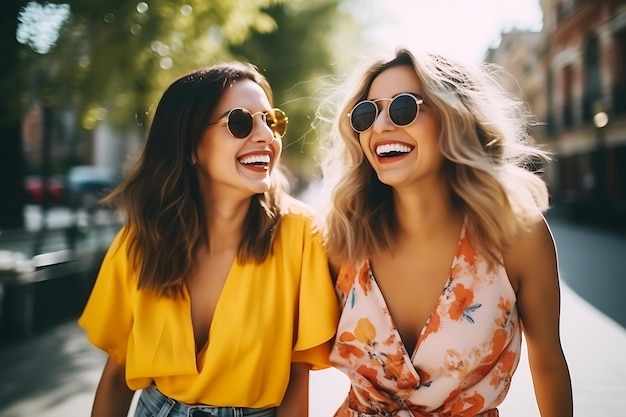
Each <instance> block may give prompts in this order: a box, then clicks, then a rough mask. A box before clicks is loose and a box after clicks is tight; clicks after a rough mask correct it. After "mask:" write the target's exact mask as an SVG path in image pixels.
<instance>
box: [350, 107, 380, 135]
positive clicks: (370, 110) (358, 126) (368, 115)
mask: <svg viewBox="0 0 626 417" xmlns="http://www.w3.org/2000/svg"><path fill="white" fill-rule="evenodd" d="M377 114H378V108H377V107H376V104H375V103H373V102H371V101H362V102H360V103H359V104H357V105H356V106H355V107H354V109H353V110H352V113H350V124H352V129H354V130H356V131H357V132H365V131H366V130H367V129H369V128H370V127H372V125H373V124H374V120H376V115H377Z"/></svg>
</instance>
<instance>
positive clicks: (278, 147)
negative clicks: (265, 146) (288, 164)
mask: <svg viewBox="0 0 626 417" xmlns="http://www.w3.org/2000/svg"><path fill="white" fill-rule="evenodd" d="M271 146H272V150H273V151H274V164H276V163H277V162H278V161H279V160H280V156H281V155H282V153H283V141H282V139H274V141H273V142H272V145H271Z"/></svg>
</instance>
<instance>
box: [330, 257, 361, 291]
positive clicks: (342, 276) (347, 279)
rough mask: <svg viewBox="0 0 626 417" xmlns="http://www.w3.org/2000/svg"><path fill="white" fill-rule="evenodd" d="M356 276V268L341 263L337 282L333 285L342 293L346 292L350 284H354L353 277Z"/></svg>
mask: <svg viewBox="0 0 626 417" xmlns="http://www.w3.org/2000/svg"><path fill="white" fill-rule="evenodd" d="M355 276H356V269H355V268H354V267H353V266H352V265H348V264H346V265H342V267H341V269H340V270H339V276H337V283H336V284H335V286H336V287H337V289H338V290H339V291H341V292H342V293H343V294H348V291H350V288H352V284H354V277H355Z"/></svg>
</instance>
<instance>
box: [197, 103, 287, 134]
mask: <svg viewBox="0 0 626 417" xmlns="http://www.w3.org/2000/svg"><path fill="white" fill-rule="evenodd" d="M257 114H260V115H261V118H262V119H263V122H265V123H266V124H267V126H268V127H269V128H270V130H271V131H272V134H273V135H274V138H275V139H280V138H282V137H283V135H284V134H285V132H287V123H288V122H289V118H288V117H287V115H286V114H285V112H284V111H282V110H281V109H277V108H274V109H272V110H270V111H260V112H256V113H250V112H249V111H248V110H246V109H244V108H242V107H235V108H234V109H232V110H230V111H229V112H228V113H227V114H226V116H224V117H223V118H221V119H220V120H218V121H217V122H213V123H209V124H208V125H209V126H210V125H215V124H218V123H226V127H227V128H228V132H229V133H230V134H231V135H233V136H234V137H236V138H238V139H244V138H247V137H248V136H250V133H252V128H253V124H254V117H255V116H256V115H257Z"/></svg>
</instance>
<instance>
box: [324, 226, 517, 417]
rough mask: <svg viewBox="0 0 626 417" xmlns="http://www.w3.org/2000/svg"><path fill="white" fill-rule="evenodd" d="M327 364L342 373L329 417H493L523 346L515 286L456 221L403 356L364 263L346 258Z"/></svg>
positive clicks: (401, 345)
mask: <svg viewBox="0 0 626 417" xmlns="http://www.w3.org/2000/svg"><path fill="white" fill-rule="evenodd" d="M336 291H337V294H338V296H339V299H340V302H341V303H342V304H343V310H342V314H341V318H340V320H339V325H338V331H337V335H336V340H335V343H334V346H333V349H332V352H331V355H330V359H331V363H332V364H333V365H334V366H335V367H336V368H337V369H339V370H341V371H342V372H344V373H345V374H346V375H347V376H348V377H349V379H350V382H351V386H350V391H349V393H348V396H347V398H346V400H345V401H344V403H343V404H342V405H341V407H340V408H339V410H338V411H337V412H336V413H335V417H366V416H396V415H397V416H399V417H411V416H414V417H421V416H438V417H448V416H449V417H451V416H462V417H465V416H481V417H494V416H498V410H497V408H496V407H497V406H498V405H499V404H500V403H501V402H502V401H503V400H504V397H505V395H506V393H507V391H508V389H509V385H510V382H511V377H512V376H513V373H514V371H515V369H516V367H517V364H518V362H519V357H520V350H521V341H522V334H521V326H520V322H519V317H518V313H517V309H516V307H515V301H516V297H515V292H514V291H513V288H512V287H511V284H510V282H509V279H508V277H507V274H506V271H505V269H504V267H503V266H502V265H498V266H497V267H495V268H491V269H490V268H489V265H488V263H487V261H486V260H485V259H484V258H483V257H481V256H480V254H479V253H477V252H476V250H475V249H474V247H473V246H472V245H471V243H470V241H469V239H468V238H467V236H466V227H465V226H463V229H462V231H461V235H460V238H459V242H458V245H457V250H456V254H455V256H454V259H453V262H452V266H451V268H450V276H449V278H448V280H447V281H446V284H445V286H444V288H443V291H442V293H441V295H440V296H439V299H438V301H437V303H436V306H435V308H434V310H433V311H432V312H431V313H430V316H429V318H428V320H427V322H426V324H425V325H424V327H423V328H422V330H421V333H420V335H419V337H418V340H417V344H416V346H415V349H414V351H413V356H412V357H410V356H409V354H408V352H407V349H406V348H405V346H404V344H403V342H402V340H401V338H400V334H399V333H398V331H397V330H396V327H395V325H394V323H393V320H392V318H391V315H390V314H389V309H388V308H387V305H386V304H385V300H384V298H383V294H382V293H381V290H380V288H379V287H378V284H377V283H376V279H375V277H374V275H373V273H372V271H371V269H370V266H369V262H368V261H364V262H362V263H360V264H358V265H344V266H343V267H342V268H341V270H340V272H339V275H338V277H337V283H336Z"/></svg>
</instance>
